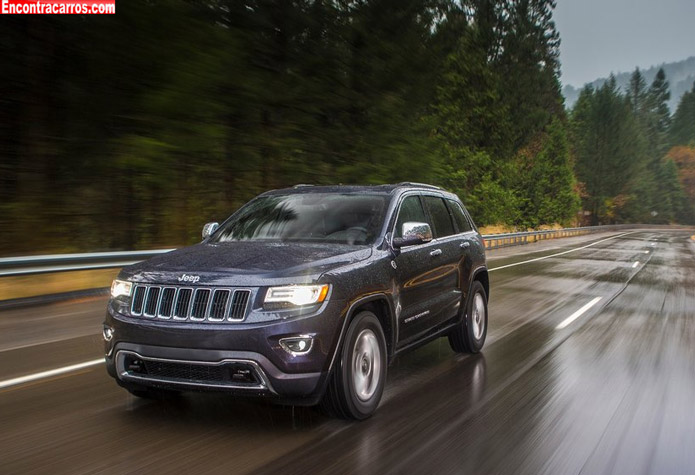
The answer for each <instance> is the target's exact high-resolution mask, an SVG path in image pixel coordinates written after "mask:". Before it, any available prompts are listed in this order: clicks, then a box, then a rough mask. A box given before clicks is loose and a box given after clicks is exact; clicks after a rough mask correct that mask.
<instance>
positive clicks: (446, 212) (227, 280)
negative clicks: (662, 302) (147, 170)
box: [104, 183, 489, 419]
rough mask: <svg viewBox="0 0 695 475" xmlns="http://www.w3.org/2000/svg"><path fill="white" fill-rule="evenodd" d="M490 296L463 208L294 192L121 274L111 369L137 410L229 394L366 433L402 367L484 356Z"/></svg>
mask: <svg viewBox="0 0 695 475" xmlns="http://www.w3.org/2000/svg"><path fill="white" fill-rule="evenodd" d="M488 295H489V281H488V272H487V268H486V264H485V251H484V246H483V241H482V238H481V236H480V234H479V233H478V231H477V230H476V228H475V225H474V224H473V221H472V220H471V218H470V216H469V215H468V213H467V211H466V209H465V208H464V206H463V205H462V204H461V202H460V201H459V199H458V198H457V197H456V195H453V194H451V193H448V192H446V191H443V190H441V189H440V188H437V187H434V186H428V185H421V184H416V183H401V184H398V185H382V186H306V185H298V186H295V187H294V188H291V189H284V190H274V191H269V192H267V193H263V194H262V195H260V196H258V197H257V198H255V199H253V200H252V201H250V202H249V203H248V204H246V205H245V206H243V207H242V208H240V209H239V210H238V211H237V212H236V213H234V214H233V215H232V216H231V217H230V218H229V219H227V220H226V221H225V222H224V223H222V225H220V226H218V225H217V223H209V224H207V225H206V226H205V228H204V229H203V241H202V242H201V243H200V244H196V245H194V246H190V247H187V248H183V249H179V250H176V251H173V252H169V253H167V254H163V255H161V256H158V257H155V258H153V259H150V260H148V261H145V262H142V263H139V264H136V265H133V266H130V267H126V268H124V269H123V270H122V271H121V273H120V274H119V276H118V278H117V280H115V281H114V283H113V285H112V288H111V300H110V301H109V304H108V308H107V313H106V321H105V322H104V340H105V347H106V348H105V350H106V363H107V368H108V372H109V374H110V375H111V376H113V377H114V378H115V379H116V381H117V382H118V384H120V385H121V386H123V387H125V388H126V389H127V390H129V391H130V392H131V393H133V394H135V395H137V396H143V397H152V396H160V395H163V394H169V393H175V392H179V391H186V390H222V391H228V392H232V393H234V394H237V395H251V396H269V397H273V398H275V399H277V400H280V401H283V402H285V403H288V404H303V405H314V404H319V403H320V404H321V405H322V407H323V408H324V409H325V410H326V411H328V412H329V413H332V414H334V415H336V416H340V417H345V418H354V419H364V418H366V417H369V416H370V415H371V414H372V413H373V412H374V411H375V409H376V407H377V405H378V404H379V400H380V399H381V395H382V392H383V389H384V382H385V380H386V369H387V367H388V364H389V363H390V362H391V361H393V359H394V358H395V357H396V356H397V355H398V354H400V353H402V352H404V351H406V350H409V349H412V348H414V347H416V346H418V345H422V344H424V343H427V342H428V341H431V340H432V339H434V338H437V337H441V336H448V338H449V342H450V343H451V347H452V348H453V349H454V350H455V351H457V352H470V353H476V352H478V351H480V349H481V348H482V346H483V343H484V342H485V335H486V332H487V301H488Z"/></svg>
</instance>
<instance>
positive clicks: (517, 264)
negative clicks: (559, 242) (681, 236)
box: [488, 231, 637, 272]
mask: <svg viewBox="0 0 695 475" xmlns="http://www.w3.org/2000/svg"><path fill="white" fill-rule="evenodd" d="M636 232H637V231H632V232H629V233H623V234H618V235H617V236H612V237H609V238H606V239H601V240H600V241H596V242H592V243H591V244H587V245H586V246H581V247H576V248H574V249H570V250H568V251H563V252H558V253H557V254H551V255H549V256H543V257H536V258H535V259H529V260H528V261H522V262H515V263H514V264H507V265H505V266H499V267H493V268H492V269H488V272H492V271H496V270H500V269H506V268H508V267H515V266H520V265H522V264H528V263H529V262H536V261H542V260H544V259H550V258H551V257H557V256H562V255H565V254H569V253H570V252H575V251H581V250H582V249H586V248H588V247H592V246H595V245H596V244H601V243H602V242H606V241H610V240H611V239H617V238H619V237H622V236H625V235H627V234H634V233H636Z"/></svg>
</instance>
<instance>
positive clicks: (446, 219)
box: [424, 196, 454, 238]
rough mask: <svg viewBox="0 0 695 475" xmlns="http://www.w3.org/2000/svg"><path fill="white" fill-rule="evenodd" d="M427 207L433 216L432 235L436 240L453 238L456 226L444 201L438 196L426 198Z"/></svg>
mask: <svg viewBox="0 0 695 475" xmlns="http://www.w3.org/2000/svg"><path fill="white" fill-rule="evenodd" d="M424 198H425V206H427V210H428V211H429V212H430V216H432V227H433V229H432V233H433V234H434V237H435V238H441V237H446V236H451V235H452V234H454V224H453V223H452V222H451V216H449V211H448V210H447V209H446V205H445V204H444V200H443V199H442V198H439V197H437V196H425V197H424Z"/></svg>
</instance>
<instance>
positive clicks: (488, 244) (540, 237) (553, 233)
mask: <svg viewBox="0 0 695 475" xmlns="http://www.w3.org/2000/svg"><path fill="white" fill-rule="evenodd" d="M636 227H640V226H638V225H634V224H614V225H606V226H588V227H583V228H562V229H548V230H543V231H525V232H519V233H505V234H488V235H484V236H483V239H484V240H485V249H498V248H501V247H510V246H521V245H524V244H530V243H532V242H538V241H545V240H547V239H557V238H564V237H572V236H583V235H585V234H592V233H598V232H610V231H620V230H622V229H631V228H636Z"/></svg>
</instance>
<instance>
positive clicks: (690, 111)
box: [669, 84, 695, 146]
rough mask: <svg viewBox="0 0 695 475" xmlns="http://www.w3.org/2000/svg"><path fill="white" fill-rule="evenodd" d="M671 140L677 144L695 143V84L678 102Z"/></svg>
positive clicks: (673, 143)
mask: <svg viewBox="0 0 695 475" xmlns="http://www.w3.org/2000/svg"><path fill="white" fill-rule="evenodd" d="M669 141H670V143H671V145H672V146H675V145H690V144H692V145H695V84H693V89H692V90H691V91H688V92H686V93H685V94H683V96H682V97H681V100H680V102H679V103H678V108H677V109H676V113H675V115H674V116H673V123H672V125H671V130H670V134H669Z"/></svg>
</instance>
